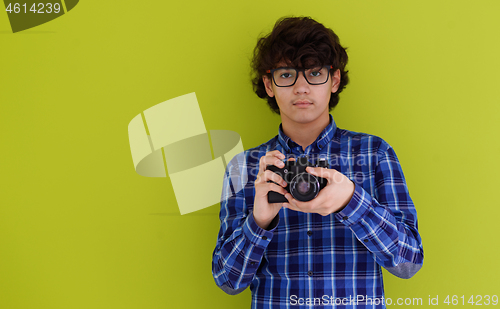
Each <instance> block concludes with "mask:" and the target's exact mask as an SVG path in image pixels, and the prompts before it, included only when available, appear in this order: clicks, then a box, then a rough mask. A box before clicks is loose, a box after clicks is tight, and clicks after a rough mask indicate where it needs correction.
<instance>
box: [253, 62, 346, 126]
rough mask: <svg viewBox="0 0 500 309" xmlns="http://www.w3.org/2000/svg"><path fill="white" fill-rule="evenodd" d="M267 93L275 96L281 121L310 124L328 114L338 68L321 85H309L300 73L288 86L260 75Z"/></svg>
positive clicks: (337, 76) (334, 90)
mask: <svg viewBox="0 0 500 309" xmlns="http://www.w3.org/2000/svg"><path fill="white" fill-rule="evenodd" d="M262 79H263V81H264V85H265V87H266V92H267V95H269V96H270V97H275V98H276V102H277V103H278V107H279V109H280V115H281V122H282V123H287V124H291V125H293V124H310V123H312V122H314V121H316V120H318V119H322V118H323V117H325V116H327V115H328V114H329V107H328V104H329V102H330V96H331V94H332V93H334V92H336V91H337V90H338V88H339V83H340V70H336V71H335V73H334V74H331V76H330V77H329V78H328V81H327V82H326V83H325V84H322V85H310V84H309V83H308V82H307V81H306V79H305V78H304V75H303V74H302V73H299V74H298V78H297V81H296V82H295V84H294V85H293V86H290V87H277V86H276V85H275V84H274V82H273V81H272V78H270V77H268V76H263V77H262Z"/></svg>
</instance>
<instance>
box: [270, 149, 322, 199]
mask: <svg viewBox="0 0 500 309" xmlns="http://www.w3.org/2000/svg"><path fill="white" fill-rule="evenodd" d="M283 163H285V166H284V167H283V168H278V167H276V166H274V165H269V166H268V167H267V169H268V170H271V171H273V172H275V173H276V174H278V175H280V176H281V178H283V180H285V181H286V183H287V186H286V187H285V190H287V191H288V192H290V194H291V195H292V196H293V197H294V198H295V199H296V200H298V201H302V202H307V201H310V200H312V199H313V198H315V197H316V196H317V195H318V193H319V191H320V190H321V189H323V188H324V187H325V186H326V185H327V184H328V180H327V179H325V178H321V177H316V176H314V175H311V174H309V173H308V172H306V167H308V166H311V167H324V168H327V167H328V162H327V161H326V160H324V159H323V160H322V159H320V160H318V161H317V162H316V164H315V165H314V164H311V163H310V162H309V158H308V157H307V156H303V157H299V158H298V159H297V161H285V162H283ZM267 200H268V202H269V203H286V202H288V200H287V199H286V198H285V196H284V195H283V194H280V193H278V192H275V191H269V193H268V195H267Z"/></svg>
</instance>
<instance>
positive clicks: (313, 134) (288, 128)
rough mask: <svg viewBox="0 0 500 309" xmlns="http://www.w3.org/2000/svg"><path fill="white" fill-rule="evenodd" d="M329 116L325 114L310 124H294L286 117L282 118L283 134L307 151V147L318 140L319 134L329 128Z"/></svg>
mask: <svg viewBox="0 0 500 309" xmlns="http://www.w3.org/2000/svg"><path fill="white" fill-rule="evenodd" d="M329 115H330V114H329V113H328V114H325V115H324V116H321V118H318V119H316V120H315V121H313V122H310V123H297V122H292V121H291V120H290V119H287V118H286V117H281V125H282V129H283V133H285V135H286V136H288V137H289V138H291V139H292V140H293V141H294V142H295V143H297V144H299V145H300V146H302V149H303V150H305V149H306V147H307V146H309V145H311V144H312V143H313V142H314V141H315V140H316V138H318V136H319V134H320V133H321V132H322V131H323V130H324V129H325V128H326V127H327V126H328V124H329V123H330V116H329Z"/></svg>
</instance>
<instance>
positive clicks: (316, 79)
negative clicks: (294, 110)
mask: <svg viewBox="0 0 500 309" xmlns="http://www.w3.org/2000/svg"><path fill="white" fill-rule="evenodd" d="M330 69H333V65H325V66H324V67H317V68H312V69H302V70H299V69H296V68H277V69H273V70H267V71H266V73H270V74H271V76H272V78H273V81H274V84H275V85H276V86H277V87H290V86H293V85H295V82H297V78H298V77H299V72H302V74H304V78H305V79H306V81H307V82H308V83H309V84H310V85H322V84H324V83H326V82H327V81H328V77H329V76H330Z"/></svg>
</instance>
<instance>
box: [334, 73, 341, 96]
mask: <svg viewBox="0 0 500 309" xmlns="http://www.w3.org/2000/svg"><path fill="white" fill-rule="evenodd" d="M339 85H340V69H337V71H335V73H333V75H332V93H335V92H337V90H339Z"/></svg>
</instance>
